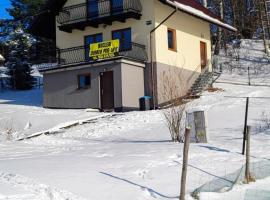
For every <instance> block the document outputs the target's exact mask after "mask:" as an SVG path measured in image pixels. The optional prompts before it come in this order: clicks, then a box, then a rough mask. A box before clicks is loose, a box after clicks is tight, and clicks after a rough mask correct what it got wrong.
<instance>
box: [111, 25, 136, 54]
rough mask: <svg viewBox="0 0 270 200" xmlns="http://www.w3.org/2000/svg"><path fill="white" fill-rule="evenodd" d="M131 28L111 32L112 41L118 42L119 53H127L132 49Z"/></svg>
mask: <svg viewBox="0 0 270 200" xmlns="http://www.w3.org/2000/svg"><path fill="white" fill-rule="evenodd" d="M131 38H132V37H131V28H127V29H121V30H116V31H113V32H112V39H113V40H116V39H119V40H120V51H128V50H131V49H132V42H131Z"/></svg>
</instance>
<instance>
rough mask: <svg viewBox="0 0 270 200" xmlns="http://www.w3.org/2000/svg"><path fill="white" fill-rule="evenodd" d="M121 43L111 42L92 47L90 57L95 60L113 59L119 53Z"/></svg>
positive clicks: (92, 45) (96, 44)
mask: <svg viewBox="0 0 270 200" xmlns="http://www.w3.org/2000/svg"><path fill="white" fill-rule="evenodd" d="M119 46H120V41H119V40H109V41H105V42H99V43H93V44H91V45H90V52H89V57H90V58H92V59H93V60H98V59H106V58H113V57H115V56H116V55H117V53H118V52H119Z"/></svg>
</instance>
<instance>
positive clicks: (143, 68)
mask: <svg viewBox="0 0 270 200" xmlns="http://www.w3.org/2000/svg"><path fill="white" fill-rule="evenodd" d="M47 9H49V11H50V12H47V13H46V15H49V14H48V13H53V19H54V20H55V21H54V22H52V23H51V24H49V25H47V24H48V19H49V18H50V19H51V18H52V14H51V15H50V17H48V16H47V17H43V20H42V17H40V18H39V19H38V22H37V23H36V25H35V26H36V27H35V29H36V32H39V33H41V32H42V31H40V30H44V31H46V30H45V29H46V27H47V28H48V29H50V30H53V29H55V34H56V35H55V38H56V46H57V47H58V50H57V65H56V66H53V67H51V68H48V67H47V68H45V69H40V71H41V72H42V73H43V77H44V97H43V104H44V107H49V108H99V109H103V110H112V109H114V110H116V111H123V110H134V109H138V108H139V98H140V97H142V96H145V95H147V96H151V97H152V99H153V106H155V107H157V106H159V105H161V104H163V103H165V102H166V101H169V100H170V99H168V97H167V96H166V95H164V91H163V90H164V89H163V88H164V87H163V85H164V81H163V80H164V78H163V77H164V74H167V76H168V77H170V79H171V80H175V81H174V82H175V84H178V85H180V87H181V84H184V85H185V88H184V89H183V91H181V95H185V93H187V91H188V89H189V88H190V87H191V85H192V84H193V82H194V81H195V80H196V77H198V75H199V74H200V73H201V72H202V71H205V70H211V64H209V60H211V41H210V24H216V25H218V26H220V27H222V28H225V29H227V30H230V31H236V29H235V28H233V27H232V26H230V25H228V24H226V23H224V22H223V21H222V20H220V18H219V17H217V16H216V15H214V14H213V13H211V12H210V11H209V10H208V9H206V8H205V7H203V6H202V5H201V4H199V3H197V2H196V1H195V0H58V1H53V0H49V2H48V4H47ZM42 21H43V23H42ZM52 24H53V26H52ZM54 25H55V27H54ZM44 31H43V32H42V33H43V34H44ZM179 77H180V78H179ZM179 80H181V81H182V82H180V81H179ZM183 80H184V81H183Z"/></svg>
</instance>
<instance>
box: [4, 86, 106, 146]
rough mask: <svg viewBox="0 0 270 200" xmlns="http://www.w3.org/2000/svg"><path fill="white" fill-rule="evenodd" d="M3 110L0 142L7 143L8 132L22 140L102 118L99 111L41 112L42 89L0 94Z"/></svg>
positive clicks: (55, 110)
mask: <svg viewBox="0 0 270 200" xmlns="http://www.w3.org/2000/svg"><path fill="white" fill-rule="evenodd" d="M0 110H1V111H0V113H1V115H0V141H1V140H3V139H5V137H6V136H5V134H4V133H5V132H7V131H8V130H11V132H12V133H13V137H15V138H21V137H24V136H27V135H31V134H33V133H37V132H42V131H47V130H49V129H52V128H54V127H56V126H59V125H60V126H61V124H63V125H64V124H65V123H68V122H71V121H76V120H84V119H88V118H91V117H95V116H101V115H103V114H102V113H100V112H98V111H94V112H87V110H72V109H71V110H63V109H62V110H61V109H45V108H42V89H36V90H31V91H23V92H20V91H18V92H14V91H4V92H2V93H1V92H0ZM1 133H2V134H1Z"/></svg>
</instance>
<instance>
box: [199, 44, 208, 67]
mask: <svg viewBox="0 0 270 200" xmlns="http://www.w3.org/2000/svg"><path fill="white" fill-rule="evenodd" d="M200 46H201V47H200V49H201V68H202V70H203V69H204V68H205V67H206V65H207V48H206V43H205V42H201V44H200Z"/></svg>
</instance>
